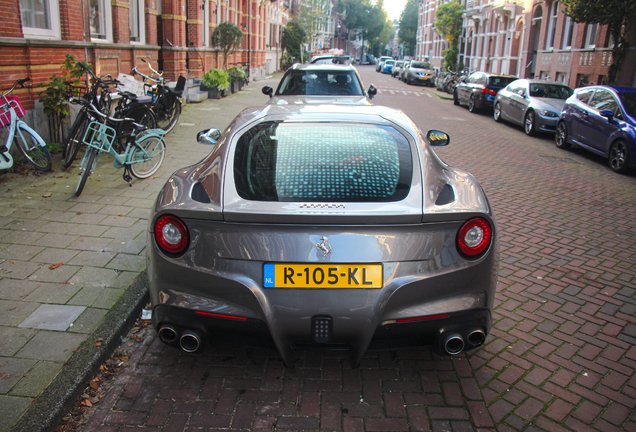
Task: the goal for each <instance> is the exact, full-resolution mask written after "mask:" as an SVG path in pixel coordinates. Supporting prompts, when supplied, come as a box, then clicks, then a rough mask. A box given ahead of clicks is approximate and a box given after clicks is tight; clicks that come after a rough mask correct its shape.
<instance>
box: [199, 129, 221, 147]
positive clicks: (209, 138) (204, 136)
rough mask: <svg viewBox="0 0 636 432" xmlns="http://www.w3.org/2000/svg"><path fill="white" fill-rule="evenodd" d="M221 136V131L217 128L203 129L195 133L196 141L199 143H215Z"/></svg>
mask: <svg viewBox="0 0 636 432" xmlns="http://www.w3.org/2000/svg"><path fill="white" fill-rule="evenodd" d="M219 138H221V132H219V130H218V129H214V128H212V129H203V130H202V131H201V132H199V133H198V134H197V142H198V143H199V144H207V145H216V142H217V141H218V140H219Z"/></svg>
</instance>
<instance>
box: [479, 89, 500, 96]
mask: <svg viewBox="0 0 636 432" xmlns="http://www.w3.org/2000/svg"><path fill="white" fill-rule="evenodd" d="M481 92H482V93H486V94H490V95H496V94H497V90H493V89H489V88H488V87H484V88H483V89H481Z"/></svg>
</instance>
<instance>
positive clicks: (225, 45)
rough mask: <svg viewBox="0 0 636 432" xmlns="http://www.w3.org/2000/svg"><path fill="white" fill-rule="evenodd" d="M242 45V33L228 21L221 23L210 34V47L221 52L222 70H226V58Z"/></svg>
mask: <svg viewBox="0 0 636 432" xmlns="http://www.w3.org/2000/svg"><path fill="white" fill-rule="evenodd" d="M242 43H243V32H242V31H241V29H239V28H238V26H237V25H235V24H232V23H231V22H229V21H225V22H222V23H221V24H219V25H218V26H217V27H216V28H215V29H214V33H212V45H214V46H217V47H219V48H220V49H221V51H222V52H223V69H227V58H228V56H229V55H230V54H231V53H233V52H234V50H236V48H237V47H239V46H240V45H241V44H242Z"/></svg>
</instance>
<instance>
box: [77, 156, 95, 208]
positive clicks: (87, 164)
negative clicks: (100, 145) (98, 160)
mask: <svg viewBox="0 0 636 432" xmlns="http://www.w3.org/2000/svg"><path fill="white" fill-rule="evenodd" d="M97 151H98V150H97V149H94V148H92V147H88V148H87V149H86V154H85V155H84V160H83V161H82V163H83V164H84V166H83V167H82V173H81V174H80V178H79V182H78V183H77V187H76V188H75V196H80V194H81V193H82V191H83V190H84V186H85V185H86V180H88V177H89V176H90V175H91V173H92V171H93V164H94V163H95V157H96V156H97Z"/></svg>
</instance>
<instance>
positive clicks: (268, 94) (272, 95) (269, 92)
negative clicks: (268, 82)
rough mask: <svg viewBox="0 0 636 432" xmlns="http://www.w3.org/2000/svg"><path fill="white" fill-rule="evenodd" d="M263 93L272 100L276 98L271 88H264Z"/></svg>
mask: <svg viewBox="0 0 636 432" xmlns="http://www.w3.org/2000/svg"><path fill="white" fill-rule="evenodd" d="M261 91H262V92H263V94H264V95H267V96H269V97H270V99H271V98H273V97H274V89H273V88H271V87H270V86H265V87H263V89H262V90H261Z"/></svg>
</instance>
